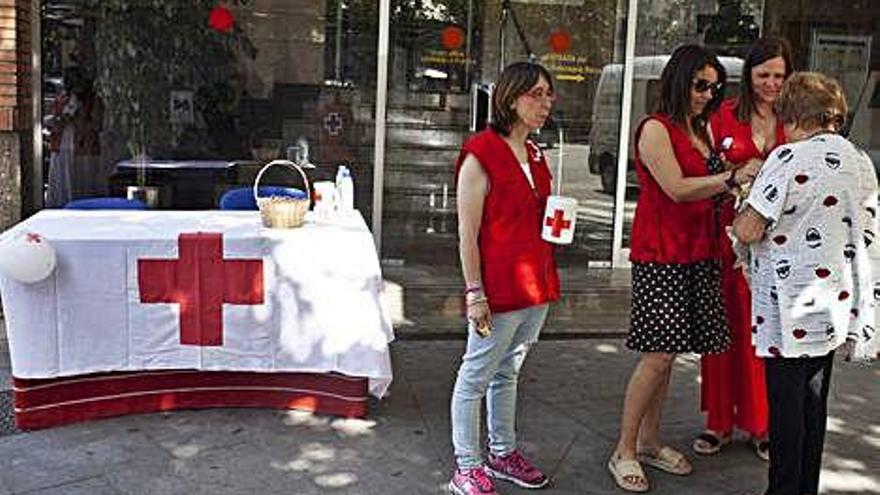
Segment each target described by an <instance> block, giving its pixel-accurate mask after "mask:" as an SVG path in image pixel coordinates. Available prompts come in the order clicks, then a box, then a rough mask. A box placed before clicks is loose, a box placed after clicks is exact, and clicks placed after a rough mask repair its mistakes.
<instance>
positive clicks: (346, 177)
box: [336, 165, 354, 216]
mask: <svg viewBox="0 0 880 495" xmlns="http://www.w3.org/2000/svg"><path fill="white" fill-rule="evenodd" d="M336 197H337V202H336V208H337V210H338V212H339V213H340V214H341V215H342V216H347V215H349V214H350V213H351V212H352V211H354V181H352V179H351V171H350V170H348V167H346V166H345V165H340V166H339V168H338V169H337V171H336Z"/></svg>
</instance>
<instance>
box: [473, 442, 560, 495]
mask: <svg viewBox="0 0 880 495" xmlns="http://www.w3.org/2000/svg"><path fill="white" fill-rule="evenodd" d="M486 469H487V470H488V471H489V474H491V475H492V476H493V477H494V478H496V479H500V480H507V481H510V482H512V483H514V484H516V485H519V486H521V487H523V488H543V487H545V486H547V483H549V482H550V478H548V477H547V476H545V475H544V473H542V472H541V471H540V470H538V468H536V467H535V466H533V465H532V463H531V462H529V460H528V459H526V458H525V457H523V455H522V454H520V453H519V451H518V450H514V451H513V452H511V453H510V454H507V455H506V456H503V457H501V456H497V455H494V454H491V453H490V454H489V462H488V464H487V466H486Z"/></svg>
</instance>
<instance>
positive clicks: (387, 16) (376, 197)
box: [373, 0, 391, 258]
mask: <svg viewBox="0 0 880 495" xmlns="http://www.w3.org/2000/svg"><path fill="white" fill-rule="evenodd" d="M390 20H391V0H380V2H379V46H378V56H377V61H376V132H375V137H374V144H373V242H374V243H375V244H376V252H377V253H378V254H379V257H380V258H381V257H382V201H383V193H384V189H385V107H386V106H387V105H386V103H387V101H388V39H389V24H390Z"/></svg>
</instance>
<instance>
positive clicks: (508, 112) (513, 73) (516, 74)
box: [492, 62, 553, 136]
mask: <svg viewBox="0 0 880 495" xmlns="http://www.w3.org/2000/svg"><path fill="white" fill-rule="evenodd" d="M541 77H543V78H544V79H546V80H547V84H549V85H550V89H551V90H553V77H552V76H551V75H550V72H548V71H547V69H545V68H544V67H543V66H541V65H538V64H536V63H533V62H515V63H512V64H510V65H508V66H507V67H506V68H505V69H504V71H502V72H501V75H500V76H498V82H496V83H495V90H494V91H493V92H492V128H494V129H495V130H496V131H498V132H499V133H500V134H502V135H504V136H507V135H508V134H510V129H511V128H512V127H513V124H515V123H516V120H517V118H518V116H517V114H516V110H513V109H511V108H510V107H511V106H513V102H515V101H516V99H517V98H519V97H520V96H522V95H524V94H526V93H528V91H529V90H530V89H532V88H533V87H534V86H535V84H538V80H540V78H541Z"/></svg>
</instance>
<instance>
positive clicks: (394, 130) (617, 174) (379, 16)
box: [0, 0, 880, 277]
mask: <svg viewBox="0 0 880 495" xmlns="http://www.w3.org/2000/svg"><path fill="white" fill-rule="evenodd" d="M878 26H880V2H878V1H877V0H848V1H846V2H840V1H835V0H798V1H790V0H512V1H510V0H483V1H480V0H321V1H312V0H234V1H217V0H195V1H193V0H188V1H183V0H164V1H150V2H132V1H129V0H0V31H2V38H0V39H2V43H3V46H2V47H0V55H2V58H0V91H2V93H0V226H4V227H5V226H8V225H10V224H12V223H14V222H15V221H17V220H18V219H19V218H20V217H21V215H28V214H31V213H32V212H34V211H37V210H39V209H40V208H42V207H43V204H44V199H45V189H46V183H47V177H48V163H49V158H50V156H51V154H52V152H53V150H52V148H51V143H52V132H57V131H54V129H56V127H55V126H54V125H53V118H54V117H55V115H53V112H57V105H55V102H56V101H58V99H59V98H62V97H63V94H64V91H65V90H64V83H65V81H64V75H65V73H66V71H67V70H68V69H69V68H71V67H77V68H78V70H79V71H80V72H81V73H82V74H84V75H85V76H86V78H85V79H86V81H87V84H88V86H89V87H90V89H91V90H93V91H94V93H95V95H96V97H97V98H98V99H100V101H101V103H102V108H103V110H102V111H101V119H99V120H100V122H99V123H97V124H94V125H96V126H97V128H96V129H95V132H97V133H98V134H99V136H100V155H99V161H100V164H101V168H100V175H101V176H100V177H99V182H100V184H101V187H102V188H103V189H102V191H103V193H106V194H110V195H124V194H126V192H127V191H128V190H129V187H131V186H138V187H152V188H154V189H155V190H157V191H158V195H159V197H160V198H161V199H160V201H159V203H158V206H159V207H165V208H211V207H215V206H216V201H217V198H218V197H219V195H220V194H222V192H223V191H224V190H226V189H228V188H231V187H236V186H240V185H250V184H252V182H253V180H254V176H255V174H256V172H257V170H259V168H260V166H261V165H262V164H263V163H265V162H266V160H268V159H271V158H276V157H290V158H296V159H299V160H300V161H305V160H306V153H305V149H306V148H308V155H307V156H308V161H309V162H311V163H313V164H314V165H315V166H316V168H314V169H311V170H310V171H309V175H310V177H311V178H312V180H326V179H330V178H332V177H333V175H334V174H335V170H336V166H337V165H340V164H346V165H348V166H349V168H350V169H351V170H352V173H353V176H354V180H355V188H356V194H355V196H356V205H357V207H358V209H359V210H360V211H361V212H362V213H363V214H364V216H365V217H366V219H367V221H368V223H369V224H370V225H371V226H372V228H373V231H374V234H375V236H376V241H377V245H378V246H379V247H380V256H381V258H382V259H383V260H384V261H385V262H386V263H387V264H388V265H390V266H405V267H411V268H413V269H414V270H416V272H417V273H418V272H419V270H423V271H424V273H438V272H450V271H455V272H456V273H457V261H458V255H457V251H456V246H457V236H456V218H455V184H454V177H453V167H452V164H453V161H454V159H455V157H456V156H457V152H458V148H459V146H460V144H461V142H462V140H463V139H465V138H466V137H467V136H468V135H469V134H470V133H471V132H472V131H473V130H474V129H475V128H477V127H479V126H480V125H482V122H483V120H484V118H485V115H486V111H485V100H486V98H485V94H486V90H487V88H489V87H490V85H491V83H492V81H493V80H494V79H495V78H496V77H497V74H498V72H499V70H500V68H501V67H503V66H504V65H505V64H507V63H510V62H512V61H516V60H522V59H526V58H532V59H534V60H536V61H538V62H540V63H542V64H544V65H545V66H546V67H548V69H549V70H550V71H551V73H552V74H553V76H554V79H555V80H554V84H555V85H556V87H557V92H558V95H559V98H558V100H557V102H556V106H555V109H554V118H553V121H554V122H553V123H552V124H549V125H548V126H547V127H546V128H545V129H542V130H541V132H540V133H539V135H538V136H537V139H538V140H539V141H540V142H541V143H542V145H543V146H544V148H545V151H546V153H547V154H548V156H549V157H550V159H551V163H552V166H553V169H554V170H553V171H554V174H555V175H556V176H557V179H558V180H557V182H556V187H558V188H559V189H561V192H562V193H563V194H565V195H568V196H574V197H576V198H577V199H578V201H579V204H580V209H579V213H578V230H577V234H576V239H575V242H574V243H573V244H572V245H570V246H566V247H563V248H561V249H560V250H559V257H560V266H561V268H562V270H563V272H564V274H568V275H571V276H574V277H576V276H578V275H579V274H581V273H583V272H584V271H585V270H586V269H587V268H588V267H590V266H625V265H626V257H627V253H628V250H627V245H628V232H629V222H630V220H631V218H632V213H633V210H634V205H635V201H636V199H637V197H638V189H637V187H634V186H633V184H632V178H631V175H632V174H631V172H632V171H631V168H632V162H631V160H630V156H629V155H630V150H631V148H632V146H631V138H632V129H633V128H634V126H635V124H636V123H637V122H638V121H639V119H641V118H642V116H644V115H645V114H646V113H647V112H649V111H650V109H651V107H652V105H653V103H654V101H655V99H656V94H655V93H656V90H657V83H658V80H659V75H660V71H661V70H662V67H663V64H664V63H665V56H667V55H668V54H669V53H671V51H672V50H673V49H674V47H675V46H676V45H678V44H681V43H684V42H696V43H704V44H706V45H709V46H711V47H712V48H713V49H715V50H716V51H717V52H719V53H720V54H722V55H725V56H727V57H731V59H730V60H731V61H732V62H731V63H732V64H733V65H732V66H735V63H734V62H735V58H736V57H742V56H743V54H744V53H745V51H746V50H747V49H748V46H749V45H750V43H751V42H752V41H754V40H755V39H756V38H757V37H758V36H761V35H768V34H774V35H781V36H784V37H786V38H788V39H789V40H790V41H791V42H792V45H793V47H794V51H795V63H796V66H797V68H798V69H805V70H818V71H822V72H826V73H829V74H831V75H833V76H835V77H837V78H839V79H840V80H842V81H843V83H844V86H845V88H846V92H847V97H848V98H849V100H850V103H851V106H852V107H853V125H852V132H851V137H852V138H853V139H854V140H855V141H857V142H859V143H860V144H861V145H862V146H864V147H865V148H867V149H869V150H871V151H872V153H873V154H874V156H875V157H877V158H878V159H877V160H876V161H877V163H880V27H878ZM732 76H734V77H733V78H734V79H736V78H738V74H732ZM728 91H734V92H735V87H734V85H733V84H732V85H731V87H729V88H728ZM133 161H134V162H137V161H140V162H141V163H142V164H146V163H151V162H155V161H160V162H162V163H165V164H168V163H173V164H177V165H180V168H179V169H178V170H177V172H176V173H168V172H167V168H166V169H165V171H164V172H163V171H162V170H159V169H151V168H149V167H141V168H137V167H135V168H134V169H132V168H125V167H122V164H124V163H126V162H128V163H131V162H133ZM194 162H224V163H230V164H233V165H234V166H233V167H232V168H230V169H224V171H223V172H221V173H217V172H216V171H215V172H206V171H205V169H200V168H193V169H192V170H189V169H187V168H186V167H187V164H190V165H191V164H192V163H194ZM132 170H135V171H134V172H133V171H132ZM272 180H273V181H277V182H279V183H282V182H285V181H288V180H289V181H292V182H291V183H292V184H295V183H296V178H295V177H286V176H283V175H281V174H279V175H278V176H277V177H273V178H272Z"/></svg>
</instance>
